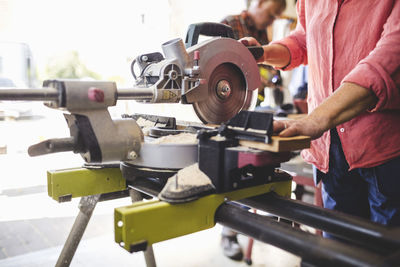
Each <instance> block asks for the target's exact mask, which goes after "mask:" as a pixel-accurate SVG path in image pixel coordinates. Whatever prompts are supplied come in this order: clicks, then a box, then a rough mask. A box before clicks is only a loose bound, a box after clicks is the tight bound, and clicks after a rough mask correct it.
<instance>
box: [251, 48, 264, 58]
mask: <svg viewBox="0 0 400 267" xmlns="http://www.w3.org/2000/svg"><path fill="white" fill-rule="evenodd" d="M247 49H249V51H250V53H251V54H252V55H253V57H254V59H255V60H258V59H260V58H261V57H262V56H263V55H264V48H263V47H262V46H247Z"/></svg>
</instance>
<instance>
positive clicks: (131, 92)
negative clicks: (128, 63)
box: [117, 88, 154, 101]
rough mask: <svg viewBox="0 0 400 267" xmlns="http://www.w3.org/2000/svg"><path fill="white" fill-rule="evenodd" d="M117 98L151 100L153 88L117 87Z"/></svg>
mask: <svg viewBox="0 0 400 267" xmlns="http://www.w3.org/2000/svg"><path fill="white" fill-rule="evenodd" d="M117 94H118V97H117V98H118V100H149V101H150V100H152V99H153V97H154V91H153V89H149V88H118V90H117Z"/></svg>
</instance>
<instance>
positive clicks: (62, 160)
mask: <svg viewBox="0 0 400 267" xmlns="http://www.w3.org/2000/svg"><path fill="white" fill-rule="evenodd" d="M35 109H36V107H35ZM41 111H42V109H41V108H38V110H36V111H35V114H42V113H41ZM43 114H44V115H41V116H38V117H36V118H34V119H30V120H19V121H0V146H1V145H3V147H4V144H5V145H6V146H7V154H2V155H0V177H1V179H0V210H1V211H2V212H1V213H0V266H7V267H8V266H10V267H11V266H15V267H16V266H18V267H19V266H41V267H43V266H54V264H55V263H56V261H57V258H58V255H59V253H60V251H61V249H62V245H63V243H64V241H65V240H66V237H67V235H68V233H69V230H70V228H71V226H72V224H73V221H74V218H75V215H76V214H77V213H78V208H77V206H78V202H79V200H78V199H74V200H72V201H71V202H67V203H62V204H59V203H57V202H55V201H54V200H52V199H50V198H49V197H48V196H47V186H46V182H47V181H46V170H47V169H62V168H68V167H76V166H81V165H82V163H83V162H82V160H81V158H80V156H78V155H74V154H72V153H59V154H53V155H47V156H41V157H35V158H31V157H29V156H28V155H27V154H26V151H27V147H28V146H29V145H30V144H33V143H36V142H39V141H41V140H44V139H47V138H53V137H62V136H66V135H68V129H67V127H66V124H65V122H64V119H63V117H62V115H61V113H59V112H57V111H52V112H50V113H47V112H44V113H43ZM129 204H130V199H129V198H124V199H119V200H113V201H108V202H101V203H99V204H98V206H97V207H96V209H95V211H94V213H93V217H92V219H91V221H90V223H89V225H88V228H87V230H86V232H85V235H84V237H83V240H82V242H81V244H80V245H79V247H78V250H77V252H76V254H75V257H74V259H73V261H72V264H71V266H145V262H144V258H143V255H142V253H134V254H130V253H128V252H126V251H125V250H123V249H122V248H120V247H119V246H118V245H117V244H116V243H115V242H114V240H113V238H114V233H113V210H114V208H115V207H119V206H125V205H129ZM221 229H222V227H221V226H220V225H217V226H216V227H214V228H212V229H209V230H206V231H202V232H199V233H195V234H191V235H188V236H184V237H180V238H176V239H173V240H169V241H165V242H162V243H159V244H156V245H154V252H155V257H156V261H157V265H158V266H210V267H212V266H247V265H246V264H245V263H244V262H234V261H232V260H230V259H228V258H225V257H224V256H223V254H222V251H221V249H220V246H219V244H220V233H221ZM247 241H248V238H247V237H244V236H239V242H240V243H241V245H242V247H246V245H247ZM252 259H253V266H299V265H300V259H299V258H298V257H296V256H294V255H292V254H289V253H287V252H285V251H282V250H280V249H277V248H275V247H272V246H269V245H266V244H263V243H260V242H257V241H256V242H255V243H254V247H253V257H252Z"/></svg>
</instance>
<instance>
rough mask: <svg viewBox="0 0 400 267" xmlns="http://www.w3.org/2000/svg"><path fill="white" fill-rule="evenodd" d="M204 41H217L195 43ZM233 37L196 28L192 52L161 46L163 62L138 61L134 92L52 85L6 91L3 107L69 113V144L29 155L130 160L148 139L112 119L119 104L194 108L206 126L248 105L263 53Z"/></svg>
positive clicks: (85, 84)
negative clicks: (39, 105)
mask: <svg viewBox="0 0 400 267" xmlns="http://www.w3.org/2000/svg"><path fill="white" fill-rule="evenodd" d="M200 34H203V35H210V36H218V37H213V38H210V39H208V40H206V41H204V42H202V43H200V44H196V43H197V39H198V37H199V35H200ZM221 36H223V37H221ZM232 36H233V34H232V29H231V28H230V27H228V26H226V25H223V24H218V23H201V24H195V25H192V26H191V27H190V28H189V31H188V35H187V37H186V41H187V42H186V48H185V45H184V43H183V41H182V40H181V39H173V40H171V41H168V42H166V43H164V44H163V45H162V49H163V52H164V55H162V54H161V53H150V54H144V55H140V56H138V57H137V58H136V59H135V60H134V61H133V62H132V73H133V75H134V77H135V78H136V83H135V85H134V87H133V88H119V89H117V87H116V84H115V83H114V82H111V81H78V80H47V81H45V82H44V83H43V88H41V89H25V90H21V89H19V90H15V89H10V90H1V91H0V100H32V101H35V100H39V101H48V102H47V103H46V105H47V106H49V107H51V108H57V109H61V110H66V111H68V112H69V113H70V114H66V115H65V118H66V120H67V123H68V126H69V128H70V133H71V137H69V138H63V139H51V140H47V141H45V142H42V143H40V144H37V145H35V146H32V147H31V148H30V149H29V154H30V155H41V154H46V153H53V152H59V151H73V152H75V153H81V155H82V156H83V158H84V160H85V161H86V162H87V163H90V164H101V163H105V162H119V161H124V160H131V159H134V158H136V157H137V156H138V154H139V152H140V147H141V143H142V142H143V134H142V132H141V130H140V127H139V126H138V125H137V123H136V122H135V121H134V120H132V119H122V120H112V119H111V116H110V114H109V112H108V110H107V108H108V107H110V106H113V105H115V104H116V101H117V100H137V101H142V102H146V103H176V102H181V103H183V104H192V105H193V108H194V110H195V112H196V114H197V115H198V116H199V118H200V119H201V120H202V121H203V122H204V123H214V124H219V123H221V122H225V121H227V120H229V119H230V118H232V117H233V116H234V115H236V114H237V113H238V112H239V111H241V110H246V109H247V108H248V107H249V106H250V100H251V94H252V91H253V90H255V89H257V88H258V86H259V85H260V76H259V72H258V68H257V63H256V61H255V58H254V57H258V56H261V55H262V53H263V50H262V48H260V47H253V48H247V47H245V46H244V45H243V44H241V43H240V42H237V41H236V40H234V39H232V38H229V37H232ZM253 55H254V56H253ZM136 65H138V66H139V70H140V71H139V72H140V74H139V75H136V74H135V66H136Z"/></svg>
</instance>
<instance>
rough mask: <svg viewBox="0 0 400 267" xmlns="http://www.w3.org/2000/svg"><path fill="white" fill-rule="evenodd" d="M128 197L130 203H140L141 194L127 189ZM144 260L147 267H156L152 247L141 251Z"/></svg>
mask: <svg viewBox="0 0 400 267" xmlns="http://www.w3.org/2000/svg"><path fill="white" fill-rule="evenodd" d="M129 195H130V197H131V200H132V203H133V202H136V201H141V200H142V199H143V197H142V194H141V193H140V192H139V191H136V190H134V189H129ZM143 254H144V260H145V261H146V266H147V267H156V266H157V264H156V259H155V257H154V251H153V246H151V245H150V246H147V249H146V250H145V251H143Z"/></svg>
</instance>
